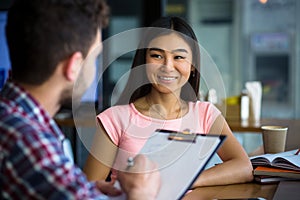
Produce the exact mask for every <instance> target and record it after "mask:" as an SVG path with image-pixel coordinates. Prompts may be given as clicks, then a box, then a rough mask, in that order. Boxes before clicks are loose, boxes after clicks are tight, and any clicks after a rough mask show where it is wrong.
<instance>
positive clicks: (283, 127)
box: [261, 125, 288, 131]
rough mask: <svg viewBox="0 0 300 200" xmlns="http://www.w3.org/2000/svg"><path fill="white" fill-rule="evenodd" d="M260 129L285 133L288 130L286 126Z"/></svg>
mask: <svg viewBox="0 0 300 200" xmlns="http://www.w3.org/2000/svg"><path fill="white" fill-rule="evenodd" d="M261 129H263V130H272V131H285V130H287V129H288V127H286V126H273V125H271V126H262V127H261Z"/></svg>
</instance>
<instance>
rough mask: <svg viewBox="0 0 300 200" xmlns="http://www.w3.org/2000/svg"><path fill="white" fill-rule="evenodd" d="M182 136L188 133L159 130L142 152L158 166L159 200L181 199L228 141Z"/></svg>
mask: <svg viewBox="0 0 300 200" xmlns="http://www.w3.org/2000/svg"><path fill="white" fill-rule="evenodd" d="M170 135H172V137H171V138H172V139H170ZM183 135H187V134H182V133H179V132H175V131H170V130H162V129H158V130H156V131H155V132H154V133H153V134H152V135H151V137H150V138H149V139H148V140H147V142H146V144H145V145H144V146H143V148H142V149H141V151H140V153H139V154H144V155H146V156H147V157H148V158H149V159H150V160H152V161H154V162H155V163H157V164H158V169H159V171H160V175H161V189H160V191H159V193H158V196H157V198H156V199H157V200H165V199H181V198H182V197H183V195H184V194H185V193H186V192H187V191H188V189H189V188H190V187H191V186H192V184H193V183H194V181H195V180H196V178H197V177H198V176H199V175H200V173H201V172H202V171H203V170H204V169H205V166H206V165H207V163H208V162H209V160H210V159H211V158H212V156H213V155H214V154H215V153H216V151H217V149H218V148H219V147H220V145H221V144H222V142H223V141H224V139H225V136H221V135H211V134H209V135H204V134H192V135H194V136H193V137H191V136H192V135H187V139H186V138H182V137H181V136H183ZM173 136H175V137H173ZM177 136H178V137H177ZM184 137H185V136H184ZM122 196H123V198H118V197H117V198H112V199H126V195H122Z"/></svg>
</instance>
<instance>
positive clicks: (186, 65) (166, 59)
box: [146, 33, 192, 93]
mask: <svg viewBox="0 0 300 200" xmlns="http://www.w3.org/2000/svg"><path fill="white" fill-rule="evenodd" d="M191 63H192V50H191V48H190V46H189V45H188V43H187V42H186V41H185V40H184V39H183V38H182V37H180V36H179V35H178V34H176V33H171V34H168V35H162V36H159V37H157V38H155V39H153V40H152V41H151V42H150V43H149V46H148V49H147V52H146V64H147V67H146V72H147V76H148V79H149V81H150V82H151V83H152V85H153V87H154V88H155V89H156V90H158V91H159V92H162V93H170V92H179V93H180V91H181V87H182V86H183V85H184V84H185V83H186V82H187V81H188V79H189V76H190V72H191V68H192V65H191Z"/></svg>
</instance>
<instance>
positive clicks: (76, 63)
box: [64, 51, 83, 81]
mask: <svg viewBox="0 0 300 200" xmlns="http://www.w3.org/2000/svg"><path fill="white" fill-rule="evenodd" d="M82 62H83V57H82V53H81V52H79V51H77V52H75V53H73V54H72V55H71V56H70V57H69V59H68V61H67V62H66V65H65V68H64V74H65V77H66V79H67V80H69V81H75V80H76V79H77V77H78V74H79V72H80V70H81V66H82Z"/></svg>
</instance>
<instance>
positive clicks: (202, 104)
mask: <svg viewBox="0 0 300 200" xmlns="http://www.w3.org/2000/svg"><path fill="white" fill-rule="evenodd" d="M190 109H191V110H194V111H197V112H198V111H200V112H201V111H202V112H208V113H210V112H217V113H218V112H220V111H219V109H218V108H217V107H216V106H215V105H214V104H213V103H211V102H208V101H195V102H190Z"/></svg>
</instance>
